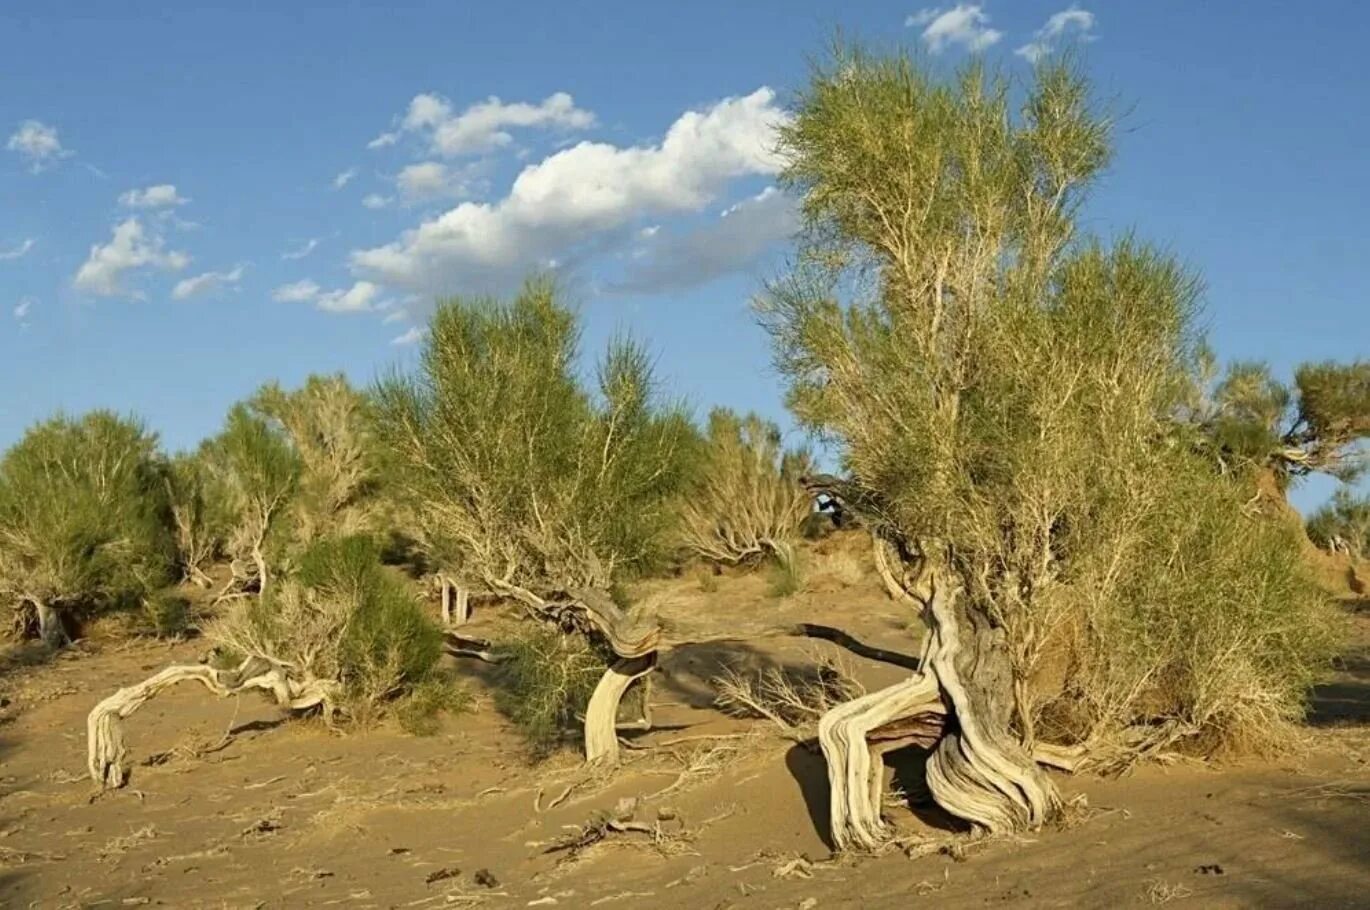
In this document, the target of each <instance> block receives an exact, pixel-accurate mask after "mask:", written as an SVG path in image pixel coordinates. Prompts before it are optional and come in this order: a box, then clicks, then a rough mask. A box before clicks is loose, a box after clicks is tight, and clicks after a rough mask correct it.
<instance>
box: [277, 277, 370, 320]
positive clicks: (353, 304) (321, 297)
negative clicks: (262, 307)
mask: <svg viewBox="0 0 1370 910" xmlns="http://www.w3.org/2000/svg"><path fill="white" fill-rule="evenodd" d="M271 296H272V298H273V299H274V300H277V301H279V302H281V303H312V304H314V306H316V307H317V308H319V309H321V310H324V311H325V312H329V313H360V312H363V311H365V310H372V309H375V308H376V307H375V304H376V298H377V297H379V296H380V288H379V287H377V286H376V285H375V284H372V283H371V282H370V281H358V282H357V283H355V284H353V285H352V286H351V287H350V288H338V289H337V290H332V291H325V290H324V289H323V288H321V287H319V285H318V284H317V283H315V282H313V281H310V280H309V279H308V278H306V279H304V280H303V281H296V282H293V283H291V284H283V285H281V286H280V287H278V288H276V290H275V291H274V292H273V293H272V295H271Z"/></svg>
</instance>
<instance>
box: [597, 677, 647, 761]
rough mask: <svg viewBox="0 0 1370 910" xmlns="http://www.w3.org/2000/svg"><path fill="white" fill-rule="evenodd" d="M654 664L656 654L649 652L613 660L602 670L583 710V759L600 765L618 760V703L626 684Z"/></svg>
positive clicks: (629, 683) (625, 690) (626, 686)
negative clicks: (587, 704)
mask: <svg viewBox="0 0 1370 910" xmlns="http://www.w3.org/2000/svg"><path fill="white" fill-rule="evenodd" d="M655 666H656V654H655V652H653V653H650V654H647V655H645V656H643V657H634V658H625V659H623V660H619V661H615V663H614V665H613V666H611V667H610V668H609V669H608V670H606V671H605V673H604V676H602V677H601V678H600V680H599V685H597V686H595V691H594V694H593V695H591V696H590V704H589V706H588V707H587V708H586V709H585V759H586V761H589V762H592V763H595V764H602V765H614V764H617V763H618V706H619V704H620V703H621V702H622V701H623V693H624V692H627V691H628V687H629V686H631V685H632V684H633V682H634V681H635V680H637V679H639V678H640V677H642V676H645V675H646V674H648V673H650V672H651V671H652V668H653V667H655Z"/></svg>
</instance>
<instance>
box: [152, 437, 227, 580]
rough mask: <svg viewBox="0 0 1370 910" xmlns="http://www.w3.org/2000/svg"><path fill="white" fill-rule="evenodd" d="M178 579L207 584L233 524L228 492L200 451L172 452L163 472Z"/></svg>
mask: <svg viewBox="0 0 1370 910" xmlns="http://www.w3.org/2000/svg"><path fill="white" fill-rule="evenodd" d="M164 480H165V483H166V491H167V499H168V502H169V504H170V512H171V530H172V534H173V536H174V539H175V543H176V559H177V564H178V567H179V569H180V572H181V580H182V581H189V582H194V583H197V584H208V581H209V576H208V574H207V573H208V569H209V566H210V565H211V564H212V563H213V562H214V561H215V560H216V559H218V558H219V557H221V556H222V555H224V547H225V544H226V542H227V540H228V535H229V532H230V530H231V528H232V524H233V513H232V509H231V507H230V505H229V493H228V490H227V488H226V487H225V485H224V483H223V481H222V480H221V479H220V478H219V477H217V476H216V475H215V473H214V471H213V470H212V469H211V466H210V464H209V463H208V461H207V460H206V458H205V457H204V453H203V452H199V453H195V454H186V453H182V454H179V455H176V456H175V457H174V458H172V459H171V460H170V461H169V462H168V463H167V464H166V469H165V474H164Z"/></svg>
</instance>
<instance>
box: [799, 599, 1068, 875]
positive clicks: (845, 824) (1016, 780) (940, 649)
mask: <svg viewBox="0 0 1370 910" xmlns="http://www.w3.org/2000/svg"><path fill="white" fill-rule="evenodd" d="M927 614H928V619H929V622H930V624H931V627H932V631H931V636H930V638H929V641H928V651H927V659H926V660H925V661H924V664H923V667H924V669H923V670H922V671H921V672H919V673H917V674H915V675H914V676H912V677H910V678H909V679H907V680H905V681H904V682H902V683H898V684H896V685H894V686H890V687H889V688H887V689H882V690H880V691H879V692H873V693H870V694H869V695H865V696H862V697H861V698H858V699H855V700H853V701H851V702H847V703H846V704H842V705H839V706H837V707H836V708H833V709H832V710H831V711H829V712H828V713H827V714H826V715H824V716H823V718H822V720H821V721H820V722H819V727H818V731H819V743H820V745H821V746H822V748H823V754H824V757H825V758H826V759H827V762H828V779H829V782H830V784H831V786H832V792H831V804H832V815H831V818H832V839H833V843H834V845H835V846H837V847H838V849H848V848H859V849H874V848H876V847H878V846H879V845H880V844H882V843H883V842H884V841H885V840H886V837H887V832H886V829H885V825H884V823H883V822H882V820H881V818H880V795H881V792H882V789H883V786H884V777H883V768H882V767H881V764H880V762H879V760H878V759H879V756H880V755H881V754H883V753H884V752H885V751H889V749H891V748H897V747H898V746H900V745H904V744H907V743H912V742H918V743H921V744H922V745H925V746H929V747H932V749H933V751H932V753H931V755H930V756H929V758H928V764H927V780H928V789H929V790H930V791H931V793H932V796H933V799H934V800H936V802H937V803H938V805H940V806H941V807H942V808H944V809H946V810H947V811H948V812H950V813H952V814H953V815H956V816H957V817H959V818H962V819H965V820H966V821H968V822H970V823H971V824H973V825H976V826H978V827H980V828H983V829H985V830H987V831H989V832H990V833H1003V832H1008V831H1016V830H1023V829H1032V828H1037V827H1039V826H1041V825H1042V824H1043V823H1044V822H1045V821H1047V820H1049V819H1050V818H1051V817H1052V816H1053V815H1054V814H1055V812H1056V811H1057V810H1058V809H1059V808H1060V805H1061V802H1060V797H1059V795H1058V794H1057V791H1056V787H1055V785H1054V784H1053V783H1052V781H1051V779H1050V778H1049V777H1047V775H1046V774H1045V773H1044V772H1043V771H1042V770H1041V769H1040V768H1039V767H1038V766H1037V763H1036V762H1035V761H1034V759H1033V756H1031V755H1029V754H1028V752H1027V751H1026V750H1025V749H1024V748H1023V746H1022V744H1021V743H1020V742H1019V741H1018V738H1017V737H1016V736H1015V734H1014V733H1013V731H1012V729H1011V727H1010V718H1011V715H1012V709H1013V687H1012V675H1011V668H1010V665H1009V657H1008V651H1007V648H1006V645H1005V642H1004V639H1003V631H1002V630H1001V629H996V628H994V627H993V626H992V624H991V623H990V622H989V621H988V618H987V617H985V616H984V615H983V614H980V613H978V612H977V611H975V610H973V609H972V608H971V607H969V606H968V605H967V604H965V603H964V602H963V601H962V599H961V598H960V597H959V595H958V594H957V592H955V591H954V590H948V589H947V588H946V587H945V586H941V587H939V586H936V585H934V587H933V592H932V597H931V598H930V600H929V601H928V606H927ZM942 715H949V717H948V718H947V719H946V722H945V723H944V722H943V721H944V718H943V716H942ZM873 741H874V742H875V743H876V746H875V748H874V749H872V742H873ZM1053 757H1054V756H1053Z"/></svg>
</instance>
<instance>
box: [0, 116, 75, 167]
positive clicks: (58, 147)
mask: <svg viewBox="0 0 1370 910" xmlns="http://www.w3.org/2000/svg"><path fill="white" fill-rule="evenodd" d="M5 148H7V149H9V150H10V151H11V152H14V153H15V154H17V155H19V156H20V157H21V158H25V159H27V160H28V162H29V170H31V171H33V173H35V174H37V173H38V172H40V171H42V170H43V169H45V168H46V167H47V166H48V165H50V164H52V163H53V162H54V161H57V160H59V159H61V158H66V157H69V156H70V155H71V154H72V152H71V151H70V150H69V149H65V148H63V147H62V142H61V140H60V139H58V137H57V128H56V127H54V126H48V125H47V124H46V123H43V122H41V121H38V120H25V121H24V122H23V123H21V124H19V128H18V129H17V130H15V131H14V134H13V135H12V136H10V138H9V142H7V143H5Z"/></svg>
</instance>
